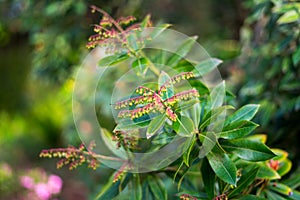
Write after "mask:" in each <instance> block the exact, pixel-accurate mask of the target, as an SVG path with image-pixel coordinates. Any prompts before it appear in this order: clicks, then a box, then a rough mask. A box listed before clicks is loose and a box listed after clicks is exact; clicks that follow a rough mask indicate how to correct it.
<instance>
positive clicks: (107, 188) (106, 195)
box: [95, 174, 132, 200]
mask: <svg viewBox="0 0 300 200" xmlns="http://www.w3.org/2000/svg"><path fill="white" fill-rule="evenodd" d="M131 178H132V175H131V174H126V175H124V176H123V177H122V178H121V180H118V181H117V182H115V183H114V182H113V180H114V174H112V176H111V177H110V178H109V180H108V182H107V184H106V185H104V186H103V188H101V191H100V193H99V194H98V195H97V196H96V198H95V199H97V200H102V199H103V200H107V199H113V198H114V197H116V196H117V195H118V194H120V193H121V192H122V190H123V189H124V188H125V187H126V185H127V184H128V182H129V181H130V179H131Z"/></svg>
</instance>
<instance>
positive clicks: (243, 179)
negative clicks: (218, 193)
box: [228, 168, 258, 198]
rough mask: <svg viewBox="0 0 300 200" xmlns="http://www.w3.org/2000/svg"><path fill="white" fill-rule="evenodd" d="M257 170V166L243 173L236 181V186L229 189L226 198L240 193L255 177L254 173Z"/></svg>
mask: <svg viewBox="0 0 300 200" xmlns="http://www.w3.org/2000/svg"><path fill="white" fill-rule="evenodd" d="M257 172H258V168H255V169H253V170H251V171H250V172H248V173H246V174H243V175H242V177H241V179H240V180H239V181H238V183H237V187H236V188H234V189H233V190H231V191H230V192H229V194H228V198H231V197H233V196H235V195H238V194H240V193H241V192H242V191H243V190H245V189H246V188H247V187H248V186H249V185H250V184H252V183H253V181H254V180H255V178H256V174H257Z"/></svg>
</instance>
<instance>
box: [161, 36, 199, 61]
mask: <svg viewBox="0 0 300 200" xmlns="http://www.w3.org/2000/svg"><path fill="white" fill-rule="evenodd" d="M196 40H197V36H194V37H190V38H188V39H186V40H185V41H184V42H183V43H182V44H181V45H180V46H179V47H178V49H177V50H176V51H175V53H174V54H173V55H172V56H171V57H170V58H169V60H168V62H167V66H169V67H174V66H176V65H177V64H178V62H179V61H180V60H181V59H183V58H184V57H185V56H186V55H187V54H188V53H189V51H190V50H191V49H192V47H193V46H194V44H195V42H196Z"/></svg>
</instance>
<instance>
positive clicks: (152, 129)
mask: <svg viewBox="0 0 300 200" xmlns="http://www.w3.org/2000/svg"><path fill="white" fill-rule="evenodd" d="M166 118H167V116H166V114H162V115H158V116H156V117H155V118H153V119H152V120H151V122H150V124H149V126H148V129H147V134H146V135H147V139H149V138H151V137H152V136H153V135H154V134H155V133H156V132H157V131H158V130H159V129H160V128H161V127H162V126H163V125H164V123H165V121H166Z"/></svg>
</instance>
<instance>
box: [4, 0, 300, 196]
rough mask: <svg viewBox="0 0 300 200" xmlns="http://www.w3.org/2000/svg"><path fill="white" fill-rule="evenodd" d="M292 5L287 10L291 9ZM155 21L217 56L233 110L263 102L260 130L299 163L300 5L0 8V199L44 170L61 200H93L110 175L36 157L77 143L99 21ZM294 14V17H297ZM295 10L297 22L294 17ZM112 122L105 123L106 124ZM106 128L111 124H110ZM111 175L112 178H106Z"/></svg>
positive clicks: (278, 1) (14, 1)
mask: <svg viewBox="0 0 300 200" xmlns="http://www.w3.org/2000/svg"><path fill="white" fill-rule="evenodd" d="M290 2H291V3H290ZM90 5H96V6H98V7H101V8H102V9H104V10H106V11H107V12H108V13H110V14H111V15H112V16H113V17H119V16H127V15H134V16H136V17H137V18H138V19H143V17H144V16H145V15H146V14H148V13H150V14H151V16H152V19H153V21H154V23H157V22H165V23H171V24H173V28H174V29H175V30H178V31H180V32H182V33H185V34H187V35H190V36H192V35H198V36H199V39H198V41H199V43H200V44H202V45H203V46H204V47H205V49H206V50H207V51H208V52H209V53H210V55H211V56H212V57H217V58H220V59H223V60H224V64H223V65H222V66H221V68H220V71H221V73H222V76H223V78H224V79H226V80H227V86H228V87H229V88H230V89H231V90H232V92H233V93H234V94H235V95H236V96H237V99H236V100H235V101H234V102H233V104H234V105H235V106H237V107H239V106H242V105H243V104H246V103H259V104H261V109H260V112H259V114H258V116H257V118H256V121H257V122H258V123H259V124H261V126H260V128H259V129H258V130H257V132H259V133H265V134H268V136H269V145H271V147H278V148H282V149H284V150H287V151H288V152H289V155H290V158H291V159H292V161H293V169H294V170H296V168H297V167H298V166H299V163H300V147H299V141H300V136H299V134H300V133H299V132H300V123H299V120H300V72H299V69H300V67H299V61H300V47H299V42H300V40H299V38H300V31H299V30H300V25H299V10H300V4H299V3H295V2H293V1H283V0H246V1H239V0H198V1H194V0H186V1H180V0H152V1H142V0H123V1H121V0H98V1H96V0H94V1H92V0H86V1H83V0H65V1H60V0H52V1H38V0H0V146H1V150H0V171H1V170H4V167H2V168H1V166H4V164H5V166H9V167H10V168H11V170H12V171H13V173H12V174H11V175H10V176H6V177H4V176H1V173H0V198H2V197H3V198H8V199H19V198H20V197H21V196H22V195H23V193H22V190H20V188H18V187H15V185H16V184H17V182H18V175H19V174H21V173H24V171H25V170H28V169H31V168H36V167H41V168H44V169H45V170H46V171H47V172H49V173H55V174H59V175H61V176H62V178H63V181H64V188H63V191H62V194H61V196H60V198H61V199H73V198H74V195H75V196H76V195H77V196H76V199H90V198H92V197H93V195H94V194H96V193H97V191H98V190H99V188H100V185H101V183H103V182H106V180H107V174H108V173H107V170H108V169H105V167H103V168H100V169H98V170H97V171H95V172H94V171H91V170H87V169H85V168H84V167H82V168H80V169H78V170H76V171H71V172H70V171H68V170H65V169H62V170H56V169H55V161H54V160H47V159H46V160H45V159H40V158H39V157H38V154H39V152H40V151H41V150H42V149H46V148H55V147H66V146H67V145H68V144H72V145H78V144H79V143H80V140H79V138H78V135H77V133H76V130H75V127H74V124H73V119H72V109H71V103H72V88H73V81H74V76H75V75H74V73H75V72H76V69H78V67H79V66H80V63H81V62H82V60H83V59H84V57H85V56H86V55H87V54H88V50H87V49H86V48H85V43H86V41H87V38H88V37H89V35H90V34H92V28H91V24H93V23H97V20H99V15H97V14H91V12H90V9H89V6H90ZM295 10H296V11H297V10H298V11H297V12H298V14H297V12H296V11H295ZM294 12H296V14H295V13H294ZM105 119H106V118H104V120H105ZM106 120H107V124H108V126H112V125H113V123H112V122H111V121H110V120H109V119H106ZM108 171H109V170H108Z"/></svg>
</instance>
